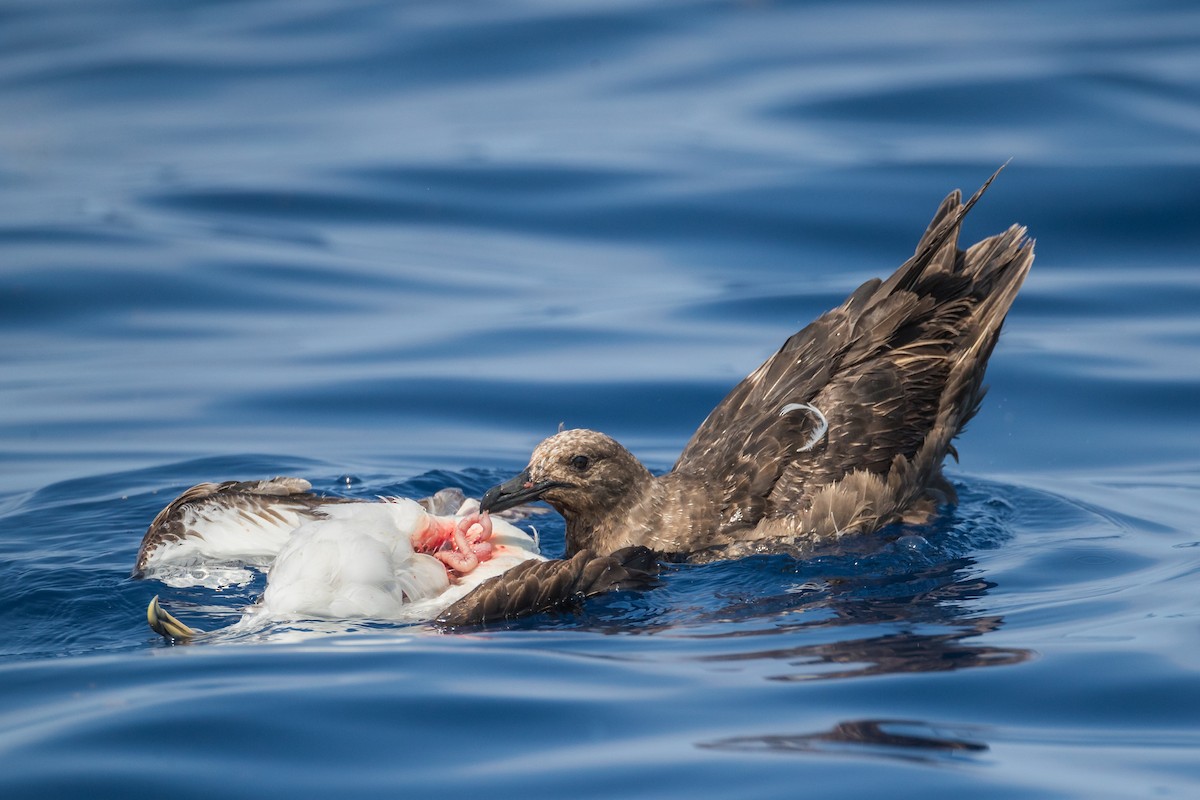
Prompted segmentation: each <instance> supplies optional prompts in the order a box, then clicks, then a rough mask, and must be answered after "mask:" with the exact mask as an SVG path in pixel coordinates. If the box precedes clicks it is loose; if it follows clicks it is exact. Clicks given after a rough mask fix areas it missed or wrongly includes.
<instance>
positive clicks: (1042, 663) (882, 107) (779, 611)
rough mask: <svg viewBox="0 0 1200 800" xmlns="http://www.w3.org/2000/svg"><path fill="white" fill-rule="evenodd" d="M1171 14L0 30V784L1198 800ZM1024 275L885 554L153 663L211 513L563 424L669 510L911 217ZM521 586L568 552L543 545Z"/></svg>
mask: <svg viewBox="0 0 1200 800" xmlns="http://www.w3.org/2000/svg"><path fill="white" fill-rule="evenodd" d="M1197 76H1200V9H1197V8H1196V7H1195V4H1192V3H1182V2H1154V3H1133V2H1101V3H1081V2H1058V3H1033V2H1015V3H1006V4H994V5H990V6H985V5H982V4H974V5H971V4H961V3H950V2H936V1H931V2H924V3H918V4H904V5H895V4H888V3H883V2H879V0H864V1H863V2H850V3H830V2H825V3H821V2H804V3H802V2H792V3H789V2H656V3H632V2H619V1H618V2H603V3H602V2H585V1H584V0H579V1H577V2H571V3H565V4H564V3H550V2H544V0H542V1H538V0H530V1H529V2H513V3H506V4H493V3H483V2H466V1H465V0H454V1H453V2H414V3H404V4H394V3H384V2H378V1H377V0H355V1H354V2H331V1H330V0H305V1H304V2H293V1H291V0H289V1H288V2H284V1H283V0H247V1H246V2H239V3H222V2H176V3H157V2H149V0H113V1H112V2H108V3H104V4H97V3H93V2H83V1H82V0H74V1H72V0H56V2H49V3H47V2H32V0H14V1H13V2H8V3H5V4H4V5H3V7H2V8H0V108H2V109H3V110H4V113H3V114H2V115H0V345H2V346H0V364H2V368H0V587H3V589H2V594H0V597H2V598H3V602H2V603H0V795H2V796H3V797H5V798H19V797H34V796H37V797H44V796H53V797H72V796H84V795H86V796H88V797H90V798H99V797H129V796H132V795H135V794H139V795H149V796H162V795H167V794H168V793H169V794H170V795H172V796H176V797H190V796H196V797H201V796H203V797H211V796H213V795H214V794H217V793H219V794H220V795H221V796H225V797H275V796H332V795H334V794H335V793H336V794H337V795H338V796H351V797H372V796H380V797H395V796H397V795H398V794H401V793H409V794H414V795H415V796H427V795H432V794H433V793H435V792H438V793H447V794H463V793H466V792H472V793H482V794H487V795H491V796H499V797H509V796H524V797H540V796H554V797H562V796H568V797H578V798H585V797H612V796H615V795H620V796H626V797H648V796H653V797H656V798H670V797H680V798H683V797H687V798H695V797H730V796H734V797H788V798H791V797H795V796H797V795H801V794H803V795H810V794H811V795H814V796H820V797H823V798H839V797H846V798H859V797H867V796H875V795H882V796H888V797H922V798H925V797H931V796H947V795H949V794H951V793H956V794H962V795H964V796H970V797H978V798H985V797H986V798H993V797H996V798H999V797H1013V798H1017V797H1019V798H1031V797H1037V798H1043V797H1045V798H1051V797H1053V798H1129V797H1151V796H1153V797H1189V798H1190V797H1194V796H1196V793H1197V792H1198V791H1200V722H1198V721H1200V674H1198V672H1197V669H1198V668H1200V646H1198V644H1197V641H1198V634H1200V610H1198V608H1197V597H1198V593H1197V585H1198V582H1200V534H1198V533H1197V526H1196V517H1197V512H1198V511H1200V424H1198V421H1197V420H1198V417H1197V413H1196V411H1197V408H1200V227H1198V226H1197V223H1196V221H1197V219H1200V78H1198V77H1197ZM1009 159H1012V161H1011V164H1010V166H1009V167H1008V168H1007V169H1006V171H1005V172H1004V173H1003V174H1002V175H1001V177H1000V178H999V179H998V180H997V182H996V183H995V184H994V185H993V187H992V188H991V189H990V190H989V192H988V194H987V196H986V197H985V198H984V200H983V201H982V202H981V203H980V204H979V205H978V206H977V207H976V209H975V210H974V211H973V212H972V214H971V218H970V219H969V221H968V224H967V226H966V227H967V233H968V235H969V236H970V237H971V239H972V240H974V239H978V238H983V237H984V236H987V235H990V234H992V233H996V232H998V231H1000V230H1003V229H1004V228H1006V227H1007V226H1008V225H1009V224H1011V223H1013V222H1020V223H1022V224H1025V225H1027V226H1029V229H1030V232H1031V234H1032V235H1033V236H1035V237H1036V238H1037V252H1038V258H1037V261H1036V263H1035V265H1034V269H1033V272H1032V273H1031V276H1030V279H1029V281H1028V282H1027V284H1026V286H1025V288H1024V290H1023V291H1022V294H1021V296H1020V297H1019V298H1018V300H1017V303H1016V305H1015V307H1014V309H1013V312H1012V314H1011V315H1010V317H1009V322H1008V325H1007V328H1006V331H1005V334H1004V337H1003V339H1002V341H1001V343H1000V345H999V347H998V348H997V351H996V354H995V356H994V357H993V359H992V365H991V369H990V372H989V384H990V385H991V387H992V388H991V392H990V394H989V396H988V398H987V400H986V401H985V404H984V408H983V410H982V412H981V413H980V414H979V416H978V417H977V418H976V419H975V420H974V421H973V422H972V424H971V426H970V429H969V431H968V432H967V433H966V434H965V435H964V436H963V437H962V438H961V439H960V441H959V447H958V449H959V451H960V453H961V456H962V457H961V462H960V463H959V464H958V465H956V466H952V468H951V471H950V472H951V475H952V478H953V480H954V482H955V483H956V485H957V486H958V488H959V492H960V495H961V499H962V502H961V503H960V505H959V506H958V507H957V508H955V509H954V510H952V511H950V512H948V513H947V514H946V515H945V516H944V517H943V518H942V519H940V520H939V521H938V522H937V523H936V524H934V525H931V526H928V527H926V528H918V529H912V530H908V531H904V533H905V534H906V535H905V536H904V537H902V538H900V539H898V540H895V541H892V542H887V543H881V544H880V545H879V546H878V547H868V548H862V549H859V550H855V551H848V552H844V553H832V554H827V555H822V556H821V557H820V558H816V559H813V560H810V561H804V562H798V561H794V560H790V559H786V558H779V557H774V558H752V559H747V560H744V561H738V562H729V563H721V564H712V565H706V566H677V567H672V568H670V569H668V571H667V572H666V573H665V574H664V576H663V578H662V580H661V582H660V584H659V585H658V586H657V587H655V588H653V589H651V590H648V591H645V592H638V593H622V594H617V595H612V596H608V597H603V598H597V599H595V600H593V601H589V602H588V603H587V604H585V605H584V606H583V607H582V608H581V609H579V610H577V611H568V612H562V613H555V614H544V615H540V616H538V617H533V618H530V619H525V620H521V621H518V622H513V623H511V624H505V625H498V626H492V627H490V628H488V629H486V630H481V631H475V632H469V633H463V634H444V633H439V632H437V631H435V630H432V629H429V628H426V627H422V626H397V625H385V624H373V623H364V624H362V625H361V626H359V627H358V628H356V629H352V630H347V631H344V632H342V633H340V634H337V635H330V636H325V637H318V638H310V639H306V640H303V641H287V640H286V638H287V637H281V638H282V639H283V641H278V640H277V641H260V640H258V639H254V638H250V639H246V640H240V641H227V642H220V643H209V644H207V645H203V644H201V645H196V646H190V647H185V646H175V647H172V646H170V645H168V644H166V643H164V642H163V641H162V640H160V639H159V638H158V637H157V636H155V635H154V634H152V633H151V632H150V631H149V630H148V629H147V627H146V625H145V616H144V614H145V607H146V604H147V602H148V601H149V599H150V598H151V597H152V596H153V595H155V594H162V595H163V597H164V600H165V601H166V602H167V603H168V604H169V606H170V607H171V608H172V609H173V610H175V611H177V612H179V614H180V616H183V617H184V618H186V619H188V620H189V621H195V622H198V623H200V624H201V625H202V626H204V627H210V628H211V627H219V626H221V625H223V624H226V623H227V622H229V621H232V620H233V619H236V618H237V616H238V614H239V611H240V609H241V608H242V607H243V606H244V605H245V604H246V603H248V602H250V601H251V600H252V598H253V596H254V594H255V592H256V591H258V590H260V589H261V583H258V584H255V585H252V586H248V587H244V588H241V589H233V590H226V591H223V592H216V591H201V590H181V589H170V588H168V587H164V586H162V585H159V584H155V583H154V582H139V581H133V580H130V579H129V578H128V574H129V569H130V567H131V566H132V563H133V558H134V555H135V553H136V550H137V546H138V542H139V539H140V537H141V535H142V533H143V532H144V530H145V528H146V526H147V525H148V524H149V521H150V519H151V518H152V517H153V516H154V514H155V513H156V512H157V511H158V510H159V509H160V508H161V507H162V506H163V505H165V504H166V503H167V502H168V501H169V500H170V499H172V498H173V497H174V496H175V495H176V494H178V493H179V492H180V491H181V490H183V489H184V488H186V487H188V486H190V485H192V484H194V483H197V482H200V481H204V480H223V479H234V478H237V479H251V478H261V477H269V476H273V475H279V474H285V475H300V476H303V477H307V478H308V479H310V480H311V481H312V482H313V483H314V485H315V486H316V488H318V489H319V490H321V491H326V492H330V493H337V494H344V495H350V496H360V497H372V496H375V495H378V494H397V493H398V494H407V495H417V496H419V495H422V494H426V493H428V492H430V491H433V490H435V489H437V488H441V487H442V486H447V485H459V486H462V487H463V488H465V489H466V490H468V491H469V492H472V493H479V492H481V491H482V490H483V489H485V488H487V487H488V486H489V485H491V484H492V483H494V482H495V481H497V480H500V479H502V478H504V477H507V476H508V475H510V474H512V472H513V471H515V470H517V469H519V468H520V467H521V466H523V464H524V463H525V459H526V457H527V456H528V453H529V451H530V449H531V448H532V446H533V445H534V444H536V443H537V442H538V441H539V440H540V439H541V438H543V437H544V436H546V435H548V434H550V433H553V432H554V431H555V430H557V427H558V425H559V423H560V422H565V423H566V424H568V425H570V426H580V427H592V428H598V429H601V430H604V431H606V432H608V433H610V434H613V435H614V436H616V437H617V438H619V439H621V440H622V441H624V442H625V443H626V444H628V445H629V446H630V447H631V449H633V450H634V452H636V453H637V454H639V455H640V456H641V457H643V459H644V460H645V461H646V462H647V463H648V464H650V465H651V466H653V467H655V468H658V469H665V468H667V467H669V465H670V464H671V463H672V461H673V460H674V458H675V456H676V455H677V454H678V452H679V450H680V448H681V447H682V445H683V443H684V442H685V441H686V440H687V438H688V436H689V435H690V433H691V432H692V431H693V430H694V429H695V427H696V426H697V425H698V424H699V422H700V421H701V420H702V419H703V418H704V416H705V414H706V413H707V412H708V410H709V409H710V408H711V407H712V406H713V405H714V404H715V403H716V402H717V401H718V400H719V399H720V398H721V397H722V396H723V395H724V393H725V392H726V391H727V390H728V389H729V387H731V386H732V385H733V384H734V383H736V382H737V381H738V380H739V379H740V378H741V377H743V376H744V375H745V374H746V373H747V372H749V371H750V370H751V369H752V368H753V367H755V366H756V365H757V364H758V363H760V362H761V360H762V359H764V358H765V357H767V356H768V355H770V354H771V353H772V352H774V350H775V349H776V348H777V347H778V346H779V344H780V343H781V342H782V341H783V339H784V338H785V337H786V336H788V335H789V334H790V333H792V332H793V331H795V330H797V329H798V328H799V327H801V326H802V325H804V324H805V323H807V322H808V321H809V320H811V319H812V318H813V317H815V316H816V315H817V314H819V313H821V312H822V311H824V310H826V309H827V308H829V307H831V306H832V305H835V304H836V303H838V302H840V301H841V299H842V298H843V297H844V296H845V295H846V293H848V292H849V291H850V290H851V289H853V288H854V287H855V286H857V285H858V284H859V283H860V282H861V281H862V280H865V279H866V278H868V277H871V276H875V275H880V274H885V273H887V272H889V271H890V270H891V269H893V268H894V267H895V266H896V265H898V264H899V263H900V262H901V261H902V260H903V259H904V258H905V257H906V256H907V255H908V254H909V253H911V250H912V247H913V246H914V245H915V243H916V241H917V238H918V237H919V235H920V233H921V232H922V231H923V230H924V227H925V225H926V223H927V222H928V219H929V217H930V216H931V215H932V213H933V211H934V209H935V208H936V206H937V203H938V202H939V201H940V200H941V198H942V197H943V196H944V195H945V194H946V193H947V192H948V191H949V190H950V189H952V188H955V187H961V188H963V189H964V190H966V191H968V192H969V191H972V190H973V189H974V188H976V187H977V186H978V185H979V184H980V183H982V182H983V180H984V179H985V178H986V177H987V176H988V175H989V174H991V172H992V171H993V170H994V169H995V168H996V167H997V166H999V165H1000V164H1002V163H1004V162H1005V161H1008V160H1009ZM537 525H538V529H539V532H540V534H541V537H542V541H543V542H544V543H545V546H546V548H547V550H548V551H550V552H552V553H553V552H559V551H561V548H562V533H563V531H562V523H561V521H560V520H558V519H557V518H554V519H539V520H538V522H537Z"/></svg>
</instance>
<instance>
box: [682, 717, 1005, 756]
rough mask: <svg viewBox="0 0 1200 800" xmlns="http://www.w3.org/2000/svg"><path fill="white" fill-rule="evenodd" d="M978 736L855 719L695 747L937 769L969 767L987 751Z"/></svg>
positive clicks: (912, 722)
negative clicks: (825, 727) (892, 762)
mask: <svg viewBox="0 0 1200 800" xmlns="http://www.w3.org/2000/svg"><path fill="white" fill-rule="evenodd" d="M979 733H980V732H979V731H978V730H977V729H970V730H967V729H963V728H961V727H960V726H946V727H942V726H938V725H934V724H931V723H928V722H921V721H919V720H908V719H858V720H847V721H845V722H839V723H838V724H837V725H835V726H833V727H832V728H831V729H829V730H827V731H820V732H818V733H798V734H765V735H763V736H734V737H730V738H728V739H719V740H716V741H712V742H699V743H697V745H696V746H697V747H700V748H704V749H709V750H728V751H732V752H743V753H775V754H779V755H793V754H797V755H809V754H815V755H847V756H866V757H874V758H885V759H897V760H900V761H909V762H913V763H918V764H926V765H933V766H937V765H940V764H961V763H964V762H968V763H969V762H971V761H975V760H976V757H977V756H978V754H980V753H984V752H987V750H988V745H987V744H985V743H983V742H980V741H976V739H977V738H979ZM967 737H973V738H967Z"/></svg>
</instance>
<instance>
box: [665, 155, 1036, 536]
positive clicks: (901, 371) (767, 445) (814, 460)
mask: <svg viewBox="0 0 1200 800" xmlns="http://www.w3.org/2000/svg"><path fill="white" fill-rule="evenodd" d="M994 178H995V175H993V176H992V178H989V180H988V182H987V183H985V184H984V185H983V187H982V188H980V190H979V191H978V192H976V194H975V195H974V196H973V197H972V198H971V199H970V200H969V201H968V202H967V203H965V204H964V203H962V202H961V195H960V194H959V193H958V192H957V191H955V192H953V193H951V194H950V195H949V196H948V197H947V198H946V199H945V200H944V201H943V202H942V204H941V206H940V207H939V208H938V211H937V214H936V215H935V216H934V218H933V221H932V222H931V223H930V226H929V228H928V230H927V231H926V232H925V235H924V236H923V237H922V238H921V241H920V243H919V244H918V246H917V250H916V253H915V255H914V256H913V257H912V258H910V259H909V260H908V261H906V262H905V263H904V264H903V265H901V266H900V268H899V269H898V270H897V271H896V272H895V273H894V274H893V275H892V276H891V277H890V278H888V279H887V280H886V281H879V280H871V281H868V282H866V283H864V284H863V285H862V286H860V287H859V288H858V289H857V290H856V291H855V292H854V293H853V294H852V295H851V296H850V297H849V298H848V299H847V300H846V302H845V303H843V304H842V306H840V307H839V308H836V309H834V310H832V311H830V312H828V313H826V314H824V315H823V316H821V317H820V318H818V319H817V320H816V321H815V322H813V323H812V324H811V325H809V326H808V327H806V328H804V329H803V330H801V331H800V332H799V333H797V334H795V335H793V336H792V337H791V338H789V339H788V340H787V341H786V342H785V343H784V345H783V347H782V348H780V350H779V352H777V353H776V354H775V355H774V356H772V357H771V358H770V359H768V360H767V361H766V362H765V363H764V364H763V365H762V366H760V367H759V368H758V369H757V370H755V371H754V372H753V373H752V374H751V375H750V376H749V377H747V378H746V379H745V380H744V381H742V382H741V383H740V384H738V386H736V387H735V388H734V389H733V391H731V392H730V393H729V395H728V396H727V397H726V398H725V399H724V400H723V401H722V402H721V403H720V404H719V405H718V406H717V407H716V408H715V409H714V410H713V412H712V413H711V414H710V415H709V417H708V419H706V420H705V422H704V424H703V425H701V426H700V429H699V430H697V431H696V434H695V435H694V436H693V437H692V439H691V441H689V442H688V444H687V446H686V447H685V448H684V451H683V453H682V455H680V457H679V460H678V461H677V462H676V465H675V471H677V472H679V473H683V474H693V475H703V476H705V479H706V482H707V483H708V484H709V485H711V486H713V489H714V491H716V492H719V493H720V497H721V498H722V502H723V503H724V509H723V512H722V515H723V529H724V530H725V531H727V532H731V531H732V529H735V528H738V527H746V526H753V525H755V524H756V523H757V522H758V521H759V520H760V519H762V518H763V517H773V516H781V515H787V514H792V513H795V512H796V511H799V510H802V509H803V508H804V505H805V503H807V502H808V501H809V500H810V499H811V498H810V495H809V490H810V488H813V487H816V488H819V487H820V486H823V485H828V484H829V483H831V482H836V481H838V480H840V479H841V477H842V476H844V475H845V474H846V473H847V472H848V471H850V470H866V471H870V472H877V473H879V474H884V473H887V472H888V471H889V470H890V469H891V468H892V466H893V465H894V463H895V460H896V458H897V457H901V458H904V459H908V460H912V459H913V458H915V456H916V454H917V453H918V451H920V450H922V448H923V447H924V446H925V443H926V441H927V439H929V437H930V434H931V432H934V431H937V435H938V436H939V437H941V438H944V444H942V445H940V446H939V447H935V448H932V450H936V451H937V452H935V453H933V452H931V453H929V454H927V456H926V460H933V459H934V458H936V462H937V464H940V462H941V459H942V458H943V457H944V455H945V453H946V451H947V449H948V448H949V446H950V444H949V442H950V438H952V437H953V435H954V434H956V433H957V432H958V430H959V429H961V427H962V425H963V424H964V423H965V422H966V420H967V419H968V418H969V417H970V416H971V414H972V413H973V412H974V410H975V408H976V407H977V406H978V402H979V400H980V399H981V397H982V390H981V381H982V377H983V367H984V366H985V365H986V362H987V357H988V355H990V353H991V348H992V345H993V344H994V343H995V340H996V337H997V336H998V334H999V329H1000V324H1001V322H1002V321H1003V319H1004V315H1005V314H1006V313H1007V311H1008V307H1009V305H1010V304H1011V302H1012V299H1013V297H1014V296H1015V295H1016V291H1017V289H1018V288H1019V287H1020V285H1021V281H1022V280H1023V279H1024V276H1025V274H1026V272H1027V271H1028V269H1029V265H1030V263H1031V262H1032V258H1033V253H1032V245H1031V244H1030V243H1028V242H1027V241H1026V240H1025V239H1024V229H1021V228H1017V227H1015V226H1014V227H1013V228H1011V229H1010V230H1009V231H1007V232H1006V233H1004V234H1001V235H999V236H996V237H992V238H991V239H988V240H985V241H983V242H980V243H979V244H977V245H975V246H974V247H972V248H971V249H970V250H969V251H967V252H966V253H964V252H963V251H961V250H959V249H958V248H957V239H958V233H959V229H960V227H961V223H962V219H963V217H964V216H965V215H966V213H967V212H968V211H969V210H970V208H971V207H972V206H973V205H974V203H975V202H976V201H977V200H978V199H979V197H980V196H981V195H982V194H983V192H984V191H985V190H986V189H987V187H988V186H989V185H990V184H991V181H992V179H994ZM939 426H940V427H939ZM823 427H824V428H825V430H824V431H822V430H821V428H823ZM927 477H928V476H926V478H927ZM918 488H922V487H918Z"/></svg>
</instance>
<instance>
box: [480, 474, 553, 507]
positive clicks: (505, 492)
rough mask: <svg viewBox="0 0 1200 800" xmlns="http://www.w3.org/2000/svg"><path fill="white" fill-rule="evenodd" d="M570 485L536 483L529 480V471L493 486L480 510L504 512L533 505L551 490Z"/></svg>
mask: <svg viewBox="0 0 1200 800" xmlns="http://www.w3.org/2000/svg"><path fill="white" fill-rule="evenodd" d="M570 485H571V484H569V483H563V482H562V481H542V482H541V483H534V482H533V481H531V480H529V470H525V471H523V472H522V473H521V474H520V475H517V476H516V477H515V478H512V479H511V480H507V481H505V482H504V483H502V484H500V485H499V486H493V487H492V488H490V489H488V490H487V491H486V492H484V493H483V498H482V499H481V500H480V501H479V510H480V511H481V512H482V511H504V510H506V509H509V508H513V507H514V506H519V505H521V504H522V503H532V502H533V501H534V500H540V499H541V497H542V495H543V494H545V493H546V492H548V491H550V490H551V489H554V488H557V487H559V486H570Z"/></svg>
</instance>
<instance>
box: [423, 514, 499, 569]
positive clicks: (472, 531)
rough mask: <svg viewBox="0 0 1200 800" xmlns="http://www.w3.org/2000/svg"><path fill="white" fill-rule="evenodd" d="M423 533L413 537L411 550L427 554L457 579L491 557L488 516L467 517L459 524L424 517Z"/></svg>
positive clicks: (490, 533) (459, 521) (490, 522)
mask: <svg viewBox="0 0 1200 800" xmlns="http://www.w3.org/2000/svg"><path fill="white" fill-rule="evenodd" d="M427 520H428V525H426V527H425V529H424V530H422V531H420V532H418V533H414V534H413V537H412V545H413V549H414V550H417V551H419V552H422V553H429V554H431V555H433V557H434V558H436V559H438V560H439V561H441V562H442V563H443V564H445V565H446V568H447V569H452V570H454V571H455V572H457V573H459V574H460V575H465V574H467V573H468V572H470V571H471V570H473V569H475V568H476V567H478V566H479V562H481V561H487V560H488V559H489V558H491V557H492V552H493V546H492V543H491V542H490V541H489V540H490V539H491V538H492V520H491V517H489V516H488V515H487V514H469V515H467V516H465V517H463V518H462V519H460V520H457V521H456V520H453V519H447V518H445V517H435V516H430V517H427Z"/></svg>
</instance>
